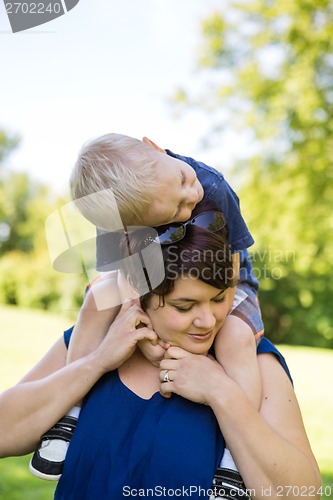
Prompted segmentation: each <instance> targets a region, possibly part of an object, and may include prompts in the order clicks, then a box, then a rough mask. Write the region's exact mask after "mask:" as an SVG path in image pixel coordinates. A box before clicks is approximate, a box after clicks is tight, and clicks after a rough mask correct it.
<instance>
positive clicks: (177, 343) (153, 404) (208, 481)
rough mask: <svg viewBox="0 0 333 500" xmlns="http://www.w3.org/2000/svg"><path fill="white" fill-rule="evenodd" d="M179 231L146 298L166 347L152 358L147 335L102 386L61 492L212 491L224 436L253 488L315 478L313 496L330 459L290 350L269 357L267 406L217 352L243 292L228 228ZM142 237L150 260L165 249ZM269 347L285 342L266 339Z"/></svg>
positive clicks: (261, 492) (150, 320)
mask: <svg viewBox="0 0 333 500" xmlns="http://www.w3.org/2000/svg"><path fill="white" fill-rule="evenodd" d="M218 217H219V214H216V218H215V219H216V220H217V219H218ZM216 227H218V225H217V226H216V225H215V227H214V225H213V230H214V231H215V229H216ZM175 237H176V238H178V237H179V235H175ZM174 241H175V240H174V239H173V240H172V243H171V244H170V245H165V246H162V251H163V260H164V266H165V274H166V275H165V278H164V280H163V282H162V283H161V284H160V285H159V286H158V287H157V288H156V289H154V290H153V291H152V292H149V293H147V294H146V295H144V296H143V298H142V299H141V307H142V309H143V311H144V313H145V314H146V315H147V316H146V317H144V316H142V322H143V323H145V324H146V325H147V324H151V326H152V328H153V330H154V331H155V332H156V333H157V334H158V336H159V338H160V339H161V340H162V345H161V349H162V352H161V356H160V358H159V359H156V363H153V362H151V361H150V360H148V359H147V357H145V356H144V354H143V353H144V352H146V350H147V349H148V350H149V341H142V342H140V348H137V349H136V350H135V351H134V352H133V354H132V355H131V356H130V357H129V358H128V359H127V360H126V362H125V363H123V364H121V365H120V366H119V367H118V369H117V370H114V371H112V372H111V373H108V374H106V375H105V376H104V377H102V378H101V380H100V381H99V382H98V383H97V384H96V386H95V387H94V389H93V390H92V391H91V393H90V394H89V395H88V397H87V399H86V403H85V405H84V407H83V410H82V412H81V416H80V419H79V424H78V427H77V429H76V431H75V434H74V437H73V440H72V442H71V445H70V447H69V452H68V455H67V458H66V462H65V468H64V472H63V475H62V477H61V479H60V482H59V484H58V488H57V491H56V495H55V498H56V499H57V500H63V499H64V500H65V499H66V500H69V499H90V498H94V497H98V498H103V499H104V498H105V499H107V498H110V499H112V500H113V499H118V498H119V499H120V498H123V497H124V496H149V495H150V496H154V495H155V496H156V497H157V496H161V494H162V493H163V494H164V496H188V495H190V496H192V498H199V497H202V496H204V497H205V496H206V497H207V496H208V495H209V494H210V492H211V491H212V488H213V481H212V480H213V476H214V472H215V470H216V468H217V467H218V465H219V463H220V460H221V457H222V454H223V449H224V439H223V437H224V438H225V439H226V440H227V441H228V444H229V447H230V449H231V452H232V454H233V457H234V459H235V461H236V463H237V466H238V468H239V470H240V472H241V474H242V476H243V478H244V481H245V484H246V486H247V489H248V490H250V491H252V492H255V494H254V493H252V495H251V496H255V497H256V498H263V497H265V496H267V491H268V490H269V491H270V492H271V493H270V494H271V496H272V497H275V496H278V492H279V491H283V490H281V488H283V487H284V486H289V485H293V486H296V487H301V486H302V487H303V488H304V487H305V488H308V491H309V498H310V497H312V498H313V491H315V490H316V488H317V487H319V472H318V468H317V465H316V462H315V459H314V457H313V455H312V452H311V449H310V447H309V443H308V441H307V438H306V434H305V431H304V428H303V425H302V420H301V416H300V413H299V410H298V406H297V402H296V399H295V396H294V394H293V390H292V386H291V383H290V380H289V379H288V375H287V374H286V373H285V371H284V370H283V368H282V366H281V365H280V364H279V362H278V360H277V359H276V358H275V356H272V355H271V354H262V355H261V356H260V357H259V358H260V361H259V362H260V366H261V368H262V370H263V371H265V377H263V379H264V392H263V397H262V404H261V412H260V414H259V413H258V411H257V410H256V409H255V408H254V407H253V405H252V404H251V403H250V402H249V400H248V399H247V398H246V396H245V395H244V393H243V392H242V390H241V389H240V388H239V387H238V386H237V384H235V383H234V382H233V381H232V380H231V379H230V378H229V377H228V376H227V375H226V373H225V372H224V370H223V368H222V367H221V366H220V365H219V364H218V363H217V362H216V361H215V360H214V359H213V358H212V357H210V356H208V353H209V351H210V349H211V347H212V345H213V342H214V338H215V336H216V334H217V332H218V330H219V329H220V327H221V325H222V323H223V321H224V320H225V318H226V316H227V314H228V310H229V295H231V294H232V293H233V290H232V288H233V285H234V282H233V278H232V274H233V273H232V272H231V271H232V261H231V257H230V255H228V246H227V239H226V230H225V228H222V229H219V230H218V231H216V232H212V231H211V230H209V229H202V228H200V227H197V226H195V225H190V226H187V231H186V234H185V235H184V236H183V238H182V239H181V240H179V241H176V242H174ZM147 244H148V246H146V245H147ZM130 246H131V253H135V252H137V251H138V250H143V249H147V250H148V251H150V252H151V254H150V256H149V257H148V260H149V261H150V263H151V262H152V260H154V258H155V257H157V254H155V251H156V248H154V238H153V236H151V235H149V234H145V232H144V231H143V232H142V231H141V232H137V233H134V234H133V235H131V241H130ZM222 248H224V249H225V251H224V252H222V253H221V249H222ZM130 271H131V272H130V274H131V279H132V282H133V281H134V283H133V285H134V287H135V288H140V282H137V281H135V270H133V269H131V270H130ZM121 316H122V313H120V315H119V316H118V318H117V320H119V317H120V318H121ZM164 349H166V351H167V352H166V354H165V351H164ZM261 349H262V351H263V352H264V351H265V345H264V346H262V347H261ZM269 349H270V350H272V351H274V349H273V348H271V347H269V346H268V347H267V344H266V350H269ZM162 356H163V359H162ZM170 394H172V397H171V398H163V395H170ZM222 433H223V437H222ZM221 496H223V495H221ZM244 496H245V494H243V498H244ZM316 496H317V495H316ZM316 496H315V498H316ZM233 497H234V498H236V494H235V492H234V495H233ZM317 497H318V496H317Z"/></svg>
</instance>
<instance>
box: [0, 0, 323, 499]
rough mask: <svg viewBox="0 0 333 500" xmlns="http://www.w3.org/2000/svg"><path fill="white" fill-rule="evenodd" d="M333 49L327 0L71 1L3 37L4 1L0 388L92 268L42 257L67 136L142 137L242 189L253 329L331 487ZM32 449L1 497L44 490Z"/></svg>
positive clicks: (57, 328)
mask: <svg viewBox="0 0 333 500" xmlns="http://www.w3.org/2000/svg"><path fill="white" fill-rule="evenodd" d="M203 3H204V5H203ZM96 4H97V2H96ZM332 49H333V2H332V1H330V0H294V1H293V2H285V1H284V0H276V1H274V2H272V1H270V0H243V1H233V0H224V1H223V2H221V1H218V0H205V2H201V1H200V0H142V1H141V2H135V1H134V0H126V1H125V2H123V1H121V0H114V1H113V0H112V1H110V0H99V2H98V4H97V5H92V2H89V1H88V0H80V2H79V4H78V5H77V6H76V7H75V8H74V9H73V10H72V11H70V12H69V13H68V14H66V15H65V16H63V17H61V18H58V19H57V20H54V21H52V22H51V23H48V24H46V25H44V26H43V27H39V28H35V29H33V30H29V31H27V32H22V33H18V34H15V35H13V34H11V32H10V31H9V22H8V19H7V18H6V13H5V10H4V6H2V5H1V6H0V53H1V64H2V77H1V94H0V109H1V114H0V315H1V325H2V326H1V332H0V390H4V389H6V388H8V387H10V386H11V385H13V384H14V383H16V382H17V381H18V380H19V379H20V377H21V376H23V375H24V373H26V372H27V371H28V370H29V368H31V366H33V364H34V363H35V362H36V361H37V360H38V359H39V358H40V357H41V356H42V355H43V353H44V352H46V350H47V349H48V348H49V347H50V346H51V345H52V343H53V342H54V341H55V340H56V339H57V338H58V337H59V336H60V335H61V334H62V331H63V330H65V329H66V328H68V327H69V326H70V325H71V324H72V323H73V322H74V321H75V317H76V315H77V313H78V310H79V308H80V305H81V302H82V297H83V290H84V287H85V284H86V282H87V277H86V276H84V275H79V274H63V273H59V272H56V271H55V270H53V268H52V264H51V261H50V257H49V254H48V250H47V245H46V239H45V228H44V225H45V220H46V218H47V216H48V215H50V213H51V212H52V211H53V210H54V209H55V208H56V207H59V206H61V205H62V204H64V203H66V202H67V201H69V191H68V186H67V183H68V178H69V174H70V171H71V167H72V165H73V162H74V161H75V157H76V154H77V152H78V150H79V148H80V146H81V145H82V144H83V142H84V141H86V140H88V139H90V138H92V137H95V136H98V135H101V134H104V133H106V132H118V133H124V134H127V135H132V136H135V137H138V138H141V137H143V136H144V135H147V136H148V137H150V138H151V139H153V140H154V141H155V142H157V143H158V144H159V145H160V146H161V147H164V148H170V149H171V150H173V151H174V152H177V153H180V154H184V155H186V156H192V157H194V158H196V159H199V160H201V161H204V162H205V163H208V164H210V165H211V166H213V167H215V168H216V169H218V170H219V171H221V172H222V173H223V174H224V176H225V177H226V179H227V181H228V182H229V183H230V184H231V186H232V187H233V188H234V189H235V190H236V192H237V194H238V195H239V197H240V200H241V207H242V212H243V215H244V218H245V220H246V222H247V224H248V226H249V228H250V231H251V232H252V234H253V236H254V238H255V240H256V243H255V245H254V246H253V247H252V248H251V258H252V261H253V268H254V272H255V274H256V275H257V277H258V278H259V280H260V286H261V288H260V296H259V297H260V302H261V309H262V313H263V317H264V323H265V331H266V336H267V337H268V338H269V339H271V340H272V341H273V342H275V343H276V344H278V346H279V348H280V349H281V351H282V352H283V354H284V355H285V357H286V359H287V362H288V364H289V365H290V368H291V371H292V374H293V378H294V383H295V391H296V394H297V396H298V398H299V401H300V405H301V409H302V412H303V416H304V421H305V425H306V429H307V431H308V434H309V438H310V441H311V444H312V447H313V450H314V452H315V455H316V457H317V459H318V461H319V464H320V468H321V471H322V476H323V481H324V483H323V484H324V489H323V498H333V431H332V425H331V423H332V421H333V391H332V389H331V383H330V381H331V380H332V373H333V350H332V347H333V308H332V302H333V280H332V257H333V238H332V230H333V201H332V200H333V50H332ZM28 459H29V457H23V458H9V459H2V460H0V498H1V499H5V500H16V499H20V500H21V499H22V498H24V499H25V500H29V499H31V500H32V499H33V500H44V499H48V498H52V492H53V490H54V484H49V483H45V482H43V481H40V480H37V479H35V478H33V477H29V473H28V472H27V463H28Z"/></svg>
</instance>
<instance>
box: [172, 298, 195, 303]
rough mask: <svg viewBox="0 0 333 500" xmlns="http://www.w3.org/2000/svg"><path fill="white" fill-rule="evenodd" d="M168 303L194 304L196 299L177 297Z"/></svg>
mask: <svg viewBox="0 0 333 500" xmlns="http://www.w3.org/2000/svg"><path fill="white" fill-rule="evenodd" d="M170 302H196V299H191V298H190V297H177V298H175V299H170Z"/></svg>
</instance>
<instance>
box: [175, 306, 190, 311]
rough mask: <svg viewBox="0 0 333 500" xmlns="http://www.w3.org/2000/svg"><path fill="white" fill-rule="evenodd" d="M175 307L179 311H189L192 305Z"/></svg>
mask: <svg viewBox="0 0 333 500" xmlns="http://www.w3.org/2000/svg"><path fill="white" fill-rule="evenodd" d="M175 308H176V309H177V311H179V312H188V311H190V310H191V309H192V306H191V307H187V308H184V307H178V306H175Z"/></svg>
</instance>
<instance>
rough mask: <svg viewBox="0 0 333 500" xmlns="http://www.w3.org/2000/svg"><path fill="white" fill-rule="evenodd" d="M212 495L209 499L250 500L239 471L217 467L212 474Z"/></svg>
mask: <svg viewBox="0 0 333 500" xmlns="http://www.w3.org/2000/svg"><path fill="white" fill-rule="evenodd" d="M212 491H213V493H214V494H213V495H211V496H210V497H209V498H210V500H215V499H220V498H227V499H230V500H251V497H249V495H248V493H247V490H246V487H245V484H244V482H243V479H242V477H241V475H240V474H239V472H237V471H234V470H231V469H224V468H223V469H222V468H221V467H218V469H217V470H216V472H215V474H214V480H213V486H212Z"/></svg>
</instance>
